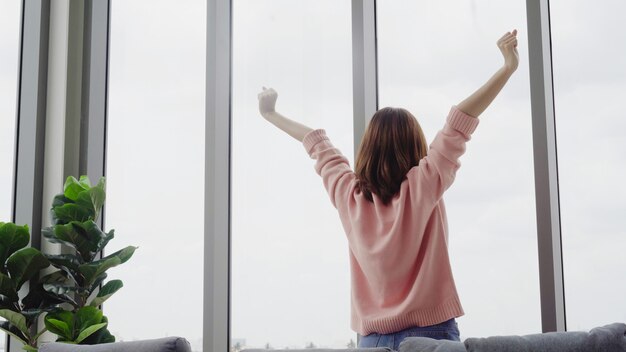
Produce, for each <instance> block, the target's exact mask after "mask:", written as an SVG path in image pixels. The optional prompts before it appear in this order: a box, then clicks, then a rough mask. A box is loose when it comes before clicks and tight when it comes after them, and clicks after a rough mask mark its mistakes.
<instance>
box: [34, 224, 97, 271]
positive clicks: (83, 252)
mask: <svg viewBox="0 0 626 352" xmlns="http://www.w3.org/2000/svg"><path fill="white" fill-rule="evenodd" d="M94 226H95V227H94ZM42 233H43V235H44V237H46V238H48V239H49V240H50V242H55V243H63V244H66V245H69V246H71V247H73V248H75V249H76V250H77V251H78V253H79V254H80V256H81V257H82V258H83V260H84V261H91V260H92V259H93V257H94V255H95V251H96V250H97V248H98V243H99V242H100V241H101V240H102V238H103V237H105V234H104V233H102V231H99V229H98V226H97V225H96V224H95V223H94V222H93V221H86V222H84V223H80V222H76V221H72V222H70V223H69V224H65V225H55V226H54V227H52V228H45V229H44V230H43V231H42Z"/></svg>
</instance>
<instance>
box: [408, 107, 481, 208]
mask: <svg viewBox="0 0 626 352" xmlns="http://www.w3.org/2000/svg"><path fill="white" fill-rule="evenodd" d="M478 122H479V120H478V119H477V118H475V117H472V116H470V115H468V114H466V113H464V112H462V111H461V110H459V109H457V107H456V106H453V107H452V108H451V109H450V113H449V114H448V118H447V120H446V124H445V125H444V127H443V129H442V130H441V131H439V132H438V133H437V135H436V136H435V139H434V140H433V142H432V143H431V145H430V148H429V149H428V154H427V156H425V157H424V158H422V160H420V163H419V165H418V166H415V167H413V169H411V170H409V173H408V174H407V179H408V180H409V182H410V184H412V185H414V184H416V183H417V185H418V187H419V188H421V189H423V190H424V191H425V192H428V193H430V195H431V196H432V197H433V200H434V201H438V200H439V199H440V198H441V197H442V196H443V193H444V192H445V191H446V190H447V189H448V188H449V187H450V186H451V185H452V183H453V182H454V178H455V176H456V171H457V170H458V169H459V167H460V166H461V162H460V161H459V158H460V157H461V155H463V153H464V152H465V144H466V143H467V142H468V141H469V140H470V139H471V135H472V133H473V132H474V130H476V127H477V126H478Z"/></svg>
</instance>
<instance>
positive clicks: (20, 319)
mask: <svg viewBox="0 0 626 352" xmlns="http://www.w3.org/2000/svg"><path fill="white" fill-rule="evenodd" d="M0 317H2V318H4V319H6V320H7V321H8V322H9V323H11V325H13V326H15V327H16V328H17V329H18V330H19V331H21V332H22V333H24V334H26V335H28V334H29V331H28V327H27V326H26V317H25V316H23V315H22V314H21V313H18V312H14V311H12V310H9V309H0Z"/></svg>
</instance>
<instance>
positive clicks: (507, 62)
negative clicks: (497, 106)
mask: <svg viewBox="0 0 626 352" xmlns="http://www.w3.org/2000/svg"><path fill="white" fill-rule="evenodd" d="M497 44H498V48H500V51H501V52H502V55H503V56H504V65H503V66H502V67H501V68H500V69H499V70H498V71H497V72H496V73H495V74H494V75H493V76H492V77H491V78H490V79H489V81H487V83H485V84H484V85H483V86H482V87H480V88H479V89H478V90H477V91H476V92H474V93H473V94H472V95H470V96H469V97H467V99H465V100H463V101H462V102H461V103H459V104H458V105H457V108H458V109H459V110H461V111H463V112H464V113H466V114H468V115H470V116H473V117H478V116H479V115H480V114H482V113H483V111H485V109H487V107H488V106H489V104H491V102H492V101H493V100H494V99H495V98H496V96H497V95H498V93H500V91H501V90H502V87H504V85H505V84H506V82H507V81H508V80H509V77H511V75H512V74H513V72H515V70H517V66H518V63H519V55H518V53H517V29H515V30H513V33H511V32H507V33H506V34H505V35H503V36H502V38H500V39H499V40H498V42H497Z"/></svg>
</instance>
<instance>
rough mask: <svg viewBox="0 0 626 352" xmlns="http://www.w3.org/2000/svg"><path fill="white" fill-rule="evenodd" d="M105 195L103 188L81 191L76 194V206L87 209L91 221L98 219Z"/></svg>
mask: <svg viewBox="0 0 626 352" xmlns="http://www.w3.org/2000/svg"><path fill="white" fill-rule="evenodd" d="M105 198H106V195H105V193H104V186H102V187H98V186H96V187H93V188H91V189H89V190H86V191H83V192H81V193H80V194H78V198H77V199H76V204H78V205H80V206H81V207H83V208H85V209H89V211H90V212H92V213H93V214H94V215H93V220H96V219H98V216H99V214H100V210H101V209H102V206H103V205H104V199H105Z"/></svg>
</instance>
